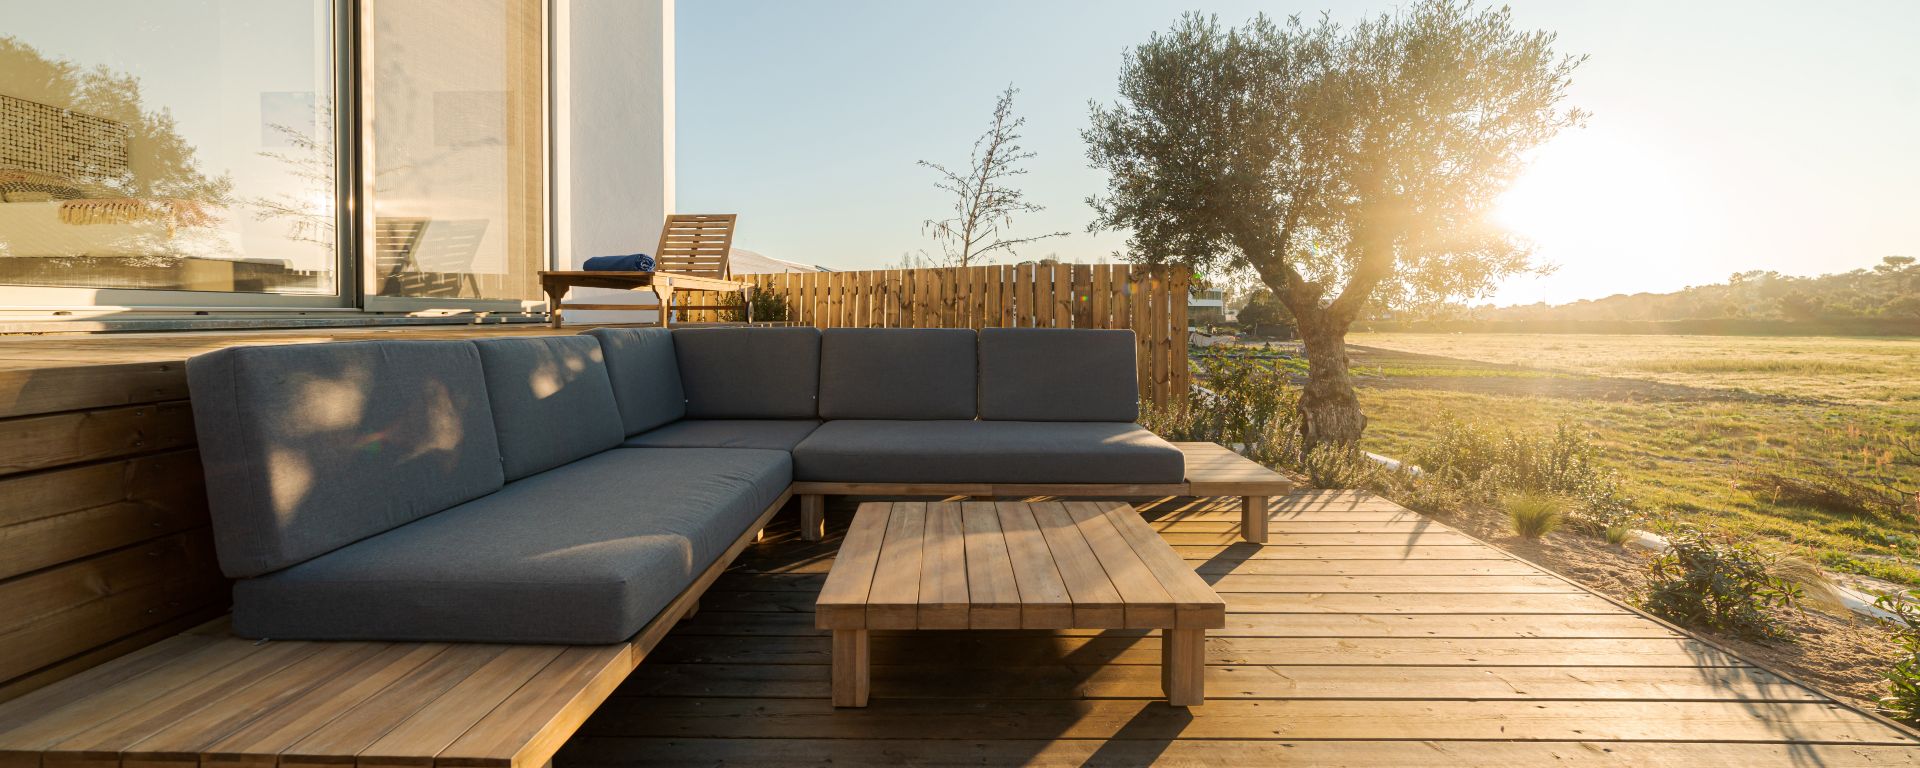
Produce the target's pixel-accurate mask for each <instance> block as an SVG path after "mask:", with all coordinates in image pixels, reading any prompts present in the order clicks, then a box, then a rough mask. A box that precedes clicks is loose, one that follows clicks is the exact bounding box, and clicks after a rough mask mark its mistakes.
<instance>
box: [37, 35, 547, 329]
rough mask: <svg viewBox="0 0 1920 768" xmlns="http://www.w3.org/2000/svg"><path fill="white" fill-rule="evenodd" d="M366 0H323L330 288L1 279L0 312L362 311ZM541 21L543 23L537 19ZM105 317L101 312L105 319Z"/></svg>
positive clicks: (82, 315)
mask: <svg viewBox="0 0 1920 768" xmlns="http://www.w3.org/2000/svg"><path fill="white" fill-rule="evenodd" d="M365 1H367V0H329V3H328V5H329V13H328V17H329V18H330V19H331V22H332V27H331V28H330V29H329V30H328V32H329V45H330V51H329V55H330V56H331V57H332V67H331V69H332V74H333V94H332V95H333V101H334V104H335V105H336V107H335V110H336V111H335V116H334V121H333V122H334V124H333V141H334V158H335V168H334V188H333V199H334V206H333V215H334V233H335V234H334V243H333V274H334V281H333V292H332V293H330V294H320V293H313V294H301V293H267V292H239V291H176V290H164V289H154V288H72V287H59V286H37V285H0V314H4V315H13V316H18V317H28V316H41V315H45V314H48V313H52V314H55V315H60V316H71V317H73V318H76V319H90V320H100V319H111V316H113V315H121V314H125V315H132V314H141V313H148V314H170V315H171V314H179V313H182V312H198V313H206V314H213V313H219V314H241V313H284V312H297V313H302V314H305V313H314V312H325V313H353V312H362V311H364V310H363V308H362V304H361V295H360V285H361V282H360V278H359V276H358V272H359V270H358V267H359V264H358V263H357V262H358V261H359V259H358V258H357V254H356V253H354V248H350V247H347V246H348V245H349V244H350V243H357V242H358V241H357V237H358V232H357V226H356V223H355V221H354V219H355V217H354V216H353V215H352V214H351V211H353V210H355V209H356V208H357V196H356V195H355V194H354V193H353V190H354V189H355V188H356V187H355V185H356V184H357V183H358V182H357V181H356V179H357V176H356V174H357V170H358V168H357V164H356V161H357V158H354V157H353V147H354V145H355V143H356V142H357V141H358V138H357V137H356V136H355V134H356V133H357V132H358V127H357V126H358V118H357V117H355V115H356V114H357V112H358V107H359V104H358V103H357V101H356V97H357V95H358V91H359V83H358V82H357V81H356V80H355V79H354V76H355V75H356V74H357V67H356V66H355V62H354V60H353V57H352V56H350V55H349V53H348V52H349V51H351V50H353V49H354V48H355V47H356V46H357V45H358V40H357V39H356V38H357V37H358V35H356V34H351V33H352V32H353V31H354V30H355V27H354V19H355V17H356V14H357V10H358V8H357V6H358V5H359V4H360V3H361V2H365ZM543 23H544V22H543ZM103 316H105V317H104V318H103Z"/></svg>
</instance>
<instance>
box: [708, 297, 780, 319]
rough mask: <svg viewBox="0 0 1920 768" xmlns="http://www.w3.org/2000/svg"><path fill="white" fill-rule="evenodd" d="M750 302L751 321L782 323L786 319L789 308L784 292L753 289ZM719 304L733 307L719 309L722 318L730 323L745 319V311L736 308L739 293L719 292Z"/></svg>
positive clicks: (738, 302) (738, 303) (738, 305)
mask: <svg viewBox="0 0 1920 768" xmlns="http://www.w3.org/2000/svg"><path fill="white" fill-rule="evenodd" d="M752 303H753V321H754V322H756V323H784V322H786V321H787V319H788V316H789V309H788V307H787V297H786V295H785V294H782V293H775V292H773V291H754V292H753V299H752ZM720 304H721V306H725V307H733V309H723V310H721V311H720V313H721V318H722V319H723V320H725V321H727V322H731V323H739V322H745V321H746V319H747V313H746V312H743V311H741V310H740V309H739V308H738V307H740V294H737V293H723V294H720Z"/></svg>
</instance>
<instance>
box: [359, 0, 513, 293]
mask: <svg viewBox="0 0 1920 768" xmlns="http://www.w3.org/2000/svg"><path fill="white" fill-rule="evenodd" d="M542 5H543V3H542V0H380V1H379V2H375V3H373V4H371V5H370V6H369V11H368V12H369V13H371V14H372V22H373V23H372V30H371V32H370V37H369V38H368V39H367V40H364V41H363V42H362V44H363V45H364V46H366V48H367V50H368V51H370V52H371V53H370V60H369V61H368V62H367V73H368V74H367V77H368V78H369V79H368V90H369V95H370V101H371V119H372V136H373V152H372V165H373V201H372V205H373V217H374V218H373V241H374V259H373V264H372V265H370V269H369V272H370V274H369V275H368V290H369V291H370V292H371V293H374V294H377V295H381V296H395V297H409V298H485V299H535V298H538V296H539V293H538V290H537V286H536V279H535V275H534V272H536V271H537V270H539V269H540V266H541V264H542V263H543V262H544V257H545V248H544V238H545V234H544V227H543V224H542V220H541V217H542V215H543V212H544V207H543V198H544V196H545V194H546V191H545V184H544V179H543V176H542V174H543V171H544V160H545V137H544V132H543V130H542V124H543V120H544V116H543V112H542V109H541V105H542V100H543V99H544V98H545V95H544V90H543V88H542V82H543V77H544V71H543V67H542V62H543V59H542V56H543V55H544V54H543V52H542V47H541V44H542V40H543V38H542V30H541V10H542Z"/></svg>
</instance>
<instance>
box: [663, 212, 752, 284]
mask: <svg viewBox="0 0 1920 768" xmlns="http://www.w3.org/2000/svg"><path fill="white" fill-rule="evenodd" d="M734 217H735V214H731V213H676V214H672V215H670V216H668V217H667V225H666V226H665V227H662V228H661V229H660V247H659V248H656V249H654V254H653V261H654V269H656V270H658V271H661V272H678V273H681V274H686V275H700V276H701V277H716V278H721V279H730V278H732V277H733V267H732V265H731V264H730V263H729V261H730V260H729V259H728V258H727V254H728V252H729V251H730V250H731V249H732V248H733V220H734Z"/></svg>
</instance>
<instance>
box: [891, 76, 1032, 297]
mask: <svg viewBox="0 0 1920 768" xmlns="http://www.w3.org/2000/svg"><path fill="white" fill-rule="evenodd" d="M1016 93H1019V91H1018V90H1016V89H1015V88H1014V87H1013V86H1007V89H1006V90H1005V91H1002V92H1001V94H1000V98H999V99H998V100H997V101H995V102H994V105H993V122H992V124H991V125H990V126H989V127H988V128H987V131H986V132H985V133H982V134H980V138H978V139H975V140H974V142H973V153H972V154H971V155H970V156H969V157H968V159H967V167H966V168H965V169H964V170H963V171H954V170H951V169H949V168H947V167H946V166H944V165H941V164H939V163H935V162H931V161H927V160H921V161H920V163H919V164H920V166H921V167H924V168H931V169H933V171H934V172H936V173H938V174H940V180H939V181H936V182H934V186H936V187H939V188H940V189H941V190H944V191H946V192H947V193H948V194H951V195H953V198H954V200H953V216H951V217H949V218H945V219H938V220H935V219H928V220H927V221H926V222H925V223H924V224H923V225H922V227H923V229H925V230H926V231H929V232H931V233H932V235H933V239H934V240H935V241H936V242H938V243H939V244H940V250H941V255H942V256H943V257H944V261H945V263H946V264H947V265H950V266H956V267H965V266H970V265H972V264H973V263H975V262H978V261H984V260H987V259H990V258H992V254H993V253H994V252H995V251H1005V252H1007V253H1009V254H1016V251H1015V248H1017V247H1018V246H1021V245H1025V244H1027V243H1032V242H1037V241H1040V240H1045V239H1047V238H1050V237H1064V236H1066V234H1067V233H1065V232H1047V233H1044V234H1039V235H1028V236H1026V237H1014V236H1013V235H1012V234H1011V232H1010V231H1011V230H1012V228H1013V217H1014V215H1015V214H1026V213H1038V212H1040V211H1043V210H1046V208H1045V207H1044V206H1041V205H1039V204H1038V203H1032V202H1028V201H1027V199H1026V193H1024V192H1022V191H1021V190H1020V189H1019V188H1018V187H1015V186H1013V182H1014V180H1015V179H1016V178H1017V177H1019V176H1023V175H1025V174H1026V172H1027V170H1026V169H1025V168H1022V167H1020V164H1021V163H1022V162H1024V161H1026V160H1029V159H1031V158H1032V157H1033V156H1034V153H1033V152H1032V151H1030V150H1027V149H1024V148H1022V147H1021V146H1020V127H1021V126H1023V125H1026V123H1027V119H1026V118H1024V117H1016V116H1014V114H1013V96H1014V94H1016ZM909 258H910V257H909Z"/></svg>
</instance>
